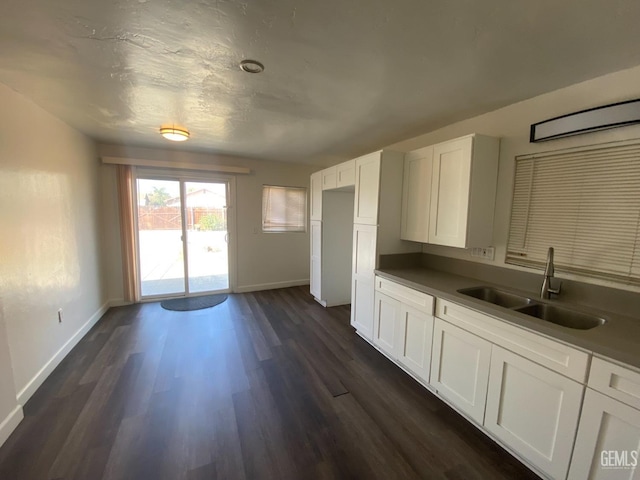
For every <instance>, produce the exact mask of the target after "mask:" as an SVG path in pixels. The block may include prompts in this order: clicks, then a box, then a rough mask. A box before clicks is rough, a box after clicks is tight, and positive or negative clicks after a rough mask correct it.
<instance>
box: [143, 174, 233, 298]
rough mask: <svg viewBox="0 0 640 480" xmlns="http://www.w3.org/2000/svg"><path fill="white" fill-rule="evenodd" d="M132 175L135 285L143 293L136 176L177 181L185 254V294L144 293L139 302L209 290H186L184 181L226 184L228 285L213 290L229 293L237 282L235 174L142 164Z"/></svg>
mask: <svg viewBox="0 0 640 480" xmlns="http://www.w3.org/2000/svg"><path fill="white" fill-rule="evenodd" d="M133 176H134V178H135V182H133V196H134V198H133V205H134V206H135V208H134V212H133V216H134V219H135V224H136V229H135V234H136V244H137V249H136V263H137V266H138V268H137V270H138V278H136V282H137V283H138V288H140V292H142V278H141V270H140V238H139V230H140V229H139V224H138V179H144V180H173V181H178V182H180V183H179V185H180V208H181V210H182V211H181V214H180V217H181V224H182V236H183V241H182V248H183V254H184V273H185V277H184V282H185V290H184V293H179V294H166V295H145V296H144V297H142V296H141V299H140V301H141V302H155V301H158V299H161V298H171V297H178V298H179V297H185V296H187V297H196V296H199V295H207V294H209V293H211V292H198V293H196V294H192V293H190V292H189V276H188V275H189V265H188V263H189V262H188V255H189V254H188V245H187V240H188V239H187V238H186V237H185V235H186V234H187V229H186V223H185V222H186V221H187V219H186V209H187V205H186V191H185V182H199V183H225V184H226V185H227V187H226V192H227V235H228V240H227V254H228V257H227V258H228V260H227V261H228V278H229V285H228V288H227V289H225V290H213V291H212V292H219V293H230V292H234V291H235V290H236V285H237V283H236V282H237V278H236V272H237V257H236V255H237V254H236V252H237V235H236V231H237V222H236V220H237V218H236V177H235V176H234V175H220V174H216V173H215V172H197V173H195V172H189V171H185V170H173V169H171V170H169V169H157V168H145V167H134V171H133Z"/></svg>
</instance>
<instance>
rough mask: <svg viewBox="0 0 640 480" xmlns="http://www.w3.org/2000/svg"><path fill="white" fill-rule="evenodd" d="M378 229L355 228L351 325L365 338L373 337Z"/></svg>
mask: <svg viewBox="0 0 640 480" xmlns="http://www.w3.org/2000/svg"><path fill="white" fill-rule="evenodd" d="M377 230H378V229H377V227H375V226H373V225H354V226H353V256H352V262H353V263H352V265H353V270H352V273H353V275H352V286H353V287H352V289H351V325H352V326H353V327H354V328H355V329H356V330H358V332H360V334H362V335H363V336H365V337H367V338H368V339H371V338H372V336H373V317H374V283H375V275H374V269H375V268H376V235H377Z"/></svg>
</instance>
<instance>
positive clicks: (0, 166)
mask: <svg viewBox="0 0 640 480" xmlns="http://www.w3.org/2000/svg"><path fill="white" fill-rule="evenodd" d="M0 105H2V111H3V115H2V116H0V132H2V139H1V141H0V225H2V238H1V240H0V242H1V243H0V245H1V247H0V258H1V259H0V295H1V305H2V309H1V311H2V314H3V315H2V318H1V319H0V320H1V321H0V365H1V367H0V385H2V394H0V397H2V398H1V399H0V422H2V421H3V420H4V419H5V418H6V415H8V413H9V412H7V408H9V409H11V406H10V405H6V399H5V398H4V396H5V392H6V391H7V389H8V388H9V386H11V385H13V386H12V387H11V389H10V390H11V395H12V396H13V397H14V401H15V396H16V395H17V396H18V402H17V403H19V404H23V403H24V402H25V401H26V400H27V399H28V398H29V396H30V395H31V394H32V393H33V391H35V389H36V388H37V387H38V386H39V385H40V384H41V382H42V381H43V380H44V379H45V378H46V376H47V375H48V374H49V373H50V371H51V370H53V368H54V367H55V366H56V365H57V363H58V362H59V361H60V360H61V359H62V358H63V357H64V355H65V354H66V352H67V351H68V350H69V349H70V348H71V347H72V346H73V345H74V344H75V342H76V341H77V340H79V339H80V338H81V336H82V334H83V333H84V332H85V331H86V327H88V326H89V325H90V323H91V322H94V321H96V320H97V319H98V318H99V316H100V315H101V313H102V312H103V311H104V308H103V307H104V302H105V300H106V295H105V293H104V292H103V281H102V270H101V264H100V263H101V258H100V245H99V242H100V236H99V229H100V221H99V216H100V197H99V181H98V166H99V163H98V160H97V153H96V150H95V145H94V143H93V142H92V141H91V140H89V139H88V138H87V137H85V136H84V135H82V134H80V133H78V132H77V131H76V130H74V129H72V128H70V127H69V126H68V125H66V124H65V123H63V122H61V121H60V120H58V119H56V118H55V117H53V116H51V115H49V114H48V113H46V112H45V111H44V110H42V109H41V108H39V107H38V106H36V105H35V104H33V103H32V102H31V101H30V100H28V99H26V98H25V97H23V96H21V95H19V94H17V93H15V92H13V91H12V90H10V89H9V88H7V87H6V86H4V85H0ZM58 308H63V312H64V321H63V323H58V315H57V311H58ZM88 322H89V323H88ZM5 330H6V335H5ZM7 347H8V351H9V354H10V358H11V362H10V363H7V361H6V357H7V355H6V353H7ZM7 365H11V366H12V368H11V370H9V369H7ZM11 377H13V378H11ZM10 403H14V402H10ZM14 406H15V404H14Z"/></svg>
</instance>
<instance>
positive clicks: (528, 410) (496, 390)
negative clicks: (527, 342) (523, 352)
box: [484, 345, 584, 479]
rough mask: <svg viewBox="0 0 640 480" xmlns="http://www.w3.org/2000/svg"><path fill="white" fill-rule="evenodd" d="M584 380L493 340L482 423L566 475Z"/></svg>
mask: <svg viewBox="0 0 640 480" xmlns="http://www.w3.org/2000/svg"><path fill="white" fill-rule="evenodd" d="M583 390H584V386H583V385H581V384H580V383H578V382H576V381H573V380H571V379H569V378H567V377H564V376H562V375H560V374H559V373H556V372H554V371H551V370H549V369H548V368H545V367H542V366H540V365H538V364H536V363H534V362H532V361H530V360H527V359H526V358H523V357H521V356H519V355H516V354H515V353H512V352H510V351H508V350H505V349H503V348H501V347H499V346H497V345H493V347H492V352H491V369H490V375H489V388H488V392H487V408H486V413H485V418H484V426H485V428H486V429H487V430H488V431H489V432H491V433H492V434H493V435H495V436H496V437H497V438H499V439H500V440H502V441H503V442H504V443H505V445H508V446H509V448H511V449H513V450H514V451H515V452H517V453H518V454H520V455H521V456H522V457H523V458H524V459H526V460H527V461H528V462H529V463H530V464H531V465H533V466H535V467H536V468H538V469H539V470H540V471H541V472H542V473H544V474H546V475H548V476H549V477H551V478H558V479H560V478H562V479H563V478H566V476H567V471H568V468H569V461H570V459H571V451H572V447H573V441H574V438H575V434H576V428H577V425H578V417H579V413H580V404H581V401H582V393H583Z"/></svg>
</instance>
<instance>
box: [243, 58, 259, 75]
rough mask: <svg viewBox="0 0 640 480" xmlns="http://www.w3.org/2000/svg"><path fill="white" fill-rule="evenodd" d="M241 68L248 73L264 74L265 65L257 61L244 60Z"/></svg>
mask: <svg viewBox="0 0 640 480" xmlns="http://www.w3.org/2000/svg"><path fill="white" fill-rule="evenodd" d="M240 68H241V69H242V70H243V71H245V72H247V73H262V72H264V65H263V64H261V63H260V62H258V61H257V60H242V61H241V62H240Z"/></svg>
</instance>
